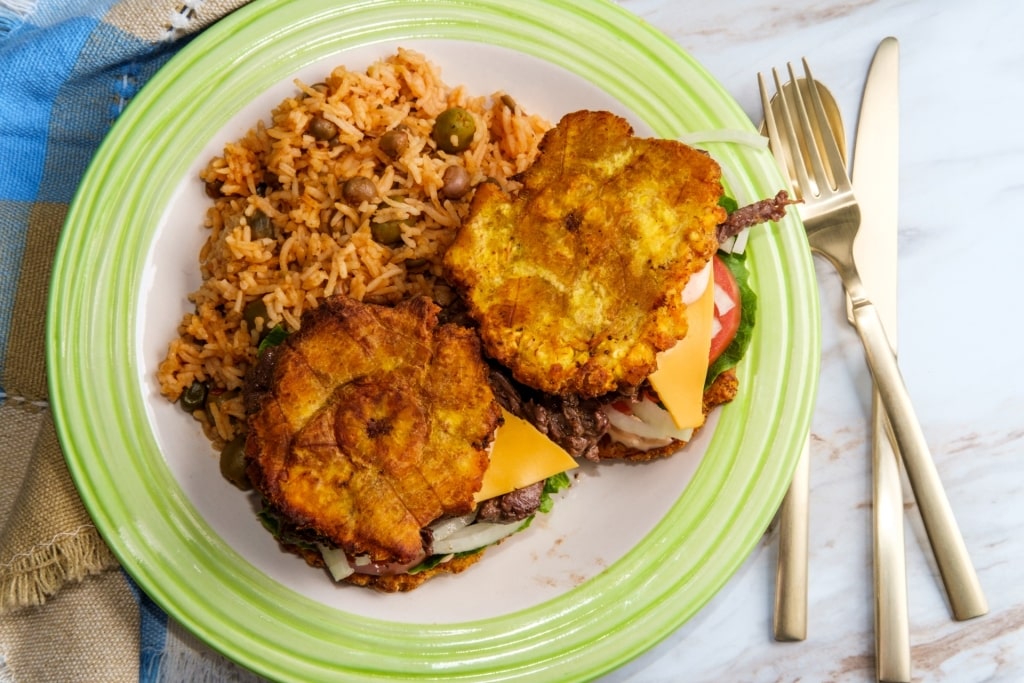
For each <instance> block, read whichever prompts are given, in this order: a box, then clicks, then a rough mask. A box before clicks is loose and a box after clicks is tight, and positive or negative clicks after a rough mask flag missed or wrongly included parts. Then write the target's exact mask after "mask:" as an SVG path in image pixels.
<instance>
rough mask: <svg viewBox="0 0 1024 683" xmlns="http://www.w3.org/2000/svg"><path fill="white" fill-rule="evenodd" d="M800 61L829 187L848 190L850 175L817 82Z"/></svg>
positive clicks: (807, 67) (806, 65) (804, 60)
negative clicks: (824, 155)
mask: <svg viewBox="0 0 1024 683" xmlns="http://www.w3.org/2000/svg"><path fill="white" fill-rule="evenodd" d="M801 61H802V62H803V65H804V75H805V78H806V79H807V86H808V87H807V90H808V92H809V93H810V96H811V104H812V105H813V109H814V116H815V128H816V131H817V137H818V139H819V141H820V142H821V144H822V146H823V147H824V148H825V154H826V155H827V156H828V168H827V169H826V170H827V171H828V174H829V176H831V178H832V181H833V182H832V184H831V185H830V187H832V188H834V189H836V190H839V191H843V190H849V189H850V177H849V174H848V173H847V172H846V163H845V162H844V161H843V155H842V153H841V152H840V151H839V145H838V143H837V142H836V135H835V133H834V132H833V130H832V126H831V124H830V123H829V120H828V115H827V114H826V113H825V106H824V105H823V104H822V102H821V95H820V94H819V93H818V83H817V81H815V80H814V76H813V75H811V67H810V65H809V64H808V63H807V60H806V59H802V60H801Z"/></svg>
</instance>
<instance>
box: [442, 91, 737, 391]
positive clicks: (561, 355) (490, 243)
mask: <svg viewBox="0 0 1024 683" xmlns="http://www.w3.org/2000/svg"><path fill="white" fill-rule="evenodd" d="M522 181H523V187H522V189H521V190H520V191H519V192H518V193H517V195H516V196H514V197H509V196H506V195H505V194H504V193H502V192H501V191H500V190H499V189H498V188H497V187H495V186H492V185H482V186H481V187H479V188H478V189H477V193H476V195H475V197H474V200H473V203H472V205H471V209H470V214H469V216H468V218H467V220H466V221H465V222H464V223H463V226H462V227H461V229H460V230H459V232H458V235H457V236H456V238H455V241H454V243H453V244H452V245H451V247H450V248H449V249H448V252H447V254H446V255H445V259H444V265H445V269H446V273H447V276H448V278H449V279H450V281H451V282H452V283H453V284H454V286H455V287H456V288H457V289H458V291H459V292H460V294H461V295H462V296H463V298H464V299H465V300H466V302H467V305H468V308H469V311H470V315H471V316H472V317H473V319H474V320H475V321H476V322H477V323H478V324H479V326H480V334H481V337H482V339H483V342H484V347H485V349H486V351H487V353H488V354H489V355H491V356H493V357H494V358H495V359H497V360H498V361H499V362H501V363H502V364H504V365H506V366H507V367H508V368H509V369H510V370H511V371H512V373H513V376H514V377H515V378H516V379H517V380H519V381H520V382H522V383H524V384H526V385H528V386H531V387H534V388H536V389H540V390H541V391H546V392H548V393H553V394H560V395H567V394H577V395H580V396H584V397H591V396H598V395H601V394H604V393H607V392H609V391H612V390H616V389H623V388H625V387H630V386H636V385H637V384H639V383H640V382H641V381H642V380H643V379H645V378H646V377H647V376H648V375H649V374H650V373H651V372H652V371H653V370H654V368H655V365H656V361H655V356H656V354H657V353H658V352H659V351H661V350H664V349H666V348H668V347H670V346H672V345H673V344H674V343H675V342H676V341H677V340H679V339H681V338H682V337H684V336H685V334H686V315H685V306H684V305H683V303H682V302H681V300H680V297H681V293H682V290H683V287H684V286H685V284H686V281H687V280H688V279H689V277H690V275H691V274H693V273H695V272H697V271H698V270H700V269H701V268H702V267H703V266H704V264H705V263H707V261H708V259H710V258H711V256H712V255H713V254H714V252H715V250H716V249H717V248H718V243H717V240H716V236H715V227H716V226H717V225H718V224H719V223H721V222H722V221H723V220H724V219H725V217H726V212H725V210H724V209H722V208H721V207H720V206H719V205H718V201H719V199H720V197H721V195H722V185H721V169H720V168H719V166H718V164H717V163H716V162H715V161H714V160H712V159H711V158H710V157H709V156H708V155H707V154H704V153H703V152H700V151H698V150H695V149H693V148H691V147H688V146H686V145H684V144H682V143H680V142H677V141H673V140H660V139H647V138H638V137H635V136H633V129H632V128H631V126H630V125H629V123H628V122H627V121H626V120H625V119H623V118H621V117H619V116H616V115H614V114H611V113H609V112H602V111H597V112H595V111H579V112H574V113H572V114H568V115H566V116H565V117H563V118H562V120H561V121H560V122H559V123H558V125H557V126H556V127H555V128H553V129H552V130H550V131H549V132H548V133H547V134H546V135H545V137H544V139H543V140H542V142H541V146H540V155H539V156H538V158H537V161H536V162H534V164H533V166H531V167H530V168H529V169H528V170H527V171H526V172H525V173H524V174H523V176H522Z"/></svg>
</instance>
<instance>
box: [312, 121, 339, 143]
mask: <svg viewBox="0 0 1024 683" xmlns="http://www.w3.org/2000/svg"><path fill="white" fill-rule="evenodd" d="M308 132H309V134H310V135H312V136H313V137H314V138H316V139H317V140H320V141H322V142H327V141H329V140H333V139H334V138H336V137H338V127H337V126H336V125H334V123H333V122H331V121H328V120H327V119H325V118H324V117H322V116H314V117H313V118H312V120H311V121H310V122H309V128H308Z"/></svg>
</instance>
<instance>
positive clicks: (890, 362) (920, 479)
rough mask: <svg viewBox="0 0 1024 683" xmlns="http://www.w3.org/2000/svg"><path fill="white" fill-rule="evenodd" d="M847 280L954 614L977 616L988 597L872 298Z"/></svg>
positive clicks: (877, 383) (959, 617)
mask: <svg viewBox="0 0 1024 683" xmlns="http://www.w3.org/2000/svg"><path fill="white" fill-rule="evenodd" d="M844 279H845V278H844ZM858 280H859V278H858ZM847 285H848V286H847V291H848V292H849V293H850V298H851V299H852V300H853V317H854V323H855V325H856V327H857V332H858V334H859V335H860V338H861V341H862V342H863V343H864V352H865V355H866V356H867V362H868V367H869V368H870V370H871V376H872V378H873V379H874V382H875V386H876V387H877V388H878V393H879V396H880V398H881V401H882V405H883V406H885V411H886V413H887V414H888V416H889V424H890V425H891V427H892V433H893V435H894V437H895V440H896V447H897V449H898V450H899V452H900V456H901V457H902V458H903V466H904V468H905V469H906V471H907V478H908V479H909V480H910V487H911V488H912V489H913V491H914V498H915V499H916V500H917V506H918V509H919V510H920V512H921V519H922V521H923V522H924V528H925V531H926V532H927V534H928V540H929V542H930V543H931V546H932V552H933V554H934V555H935V562H936V564H937V565H938V567H939V573H940V574H941V575H942V582H943V584H944V585H945V587H946V595H947V596H948V597H949V602H950V606H951V607H952V610H953V616H954V618H955V619H957V620H958V621H963V620H965V619H972V618H974V617H979V616H981V615H983V614H985V613H987V612H988V603H987V602H986V601H985V595H984V593H983V591H982V589H981V584H980V583H979V582H978V576H977V574H976V573H975V571H974V566H973V565H972V564H971V558H970V555H969V554H968V552H967V546H966V545H965V544H964V540H963V536H961V534H960V528H959V527H958V526H957V523H956V518H955V517H954V516H953V510H952V508H951V507H950V505H949V500H948V499H947V498H946V493H945V491H944V490H943V488H942V480H940V479H939V475H938V472H937V471H936V469H935V463H934V462H933V460H932V457H931V452H930V451H929V449H928V443H927V441H925V438H924V432H922V430H921V425H920V424H919V423H918V420H917V416H916V415H915V413H914V406H913V404H912V403H911V400H910V394H909V393H908V392H907V388H906V385H905V384H904V382H903V377H902V375H900V370H899V366H898V365H897V364H896V358H895V356H894V355H893V353H892V347H891V345H890V344H889V340H888V339H887V338H886V335H885V329H884V328H883V327H882V321H881V319H880V318H879V317H878V311H877V310H876V309H875V306H874V304H872V303H871V301H870V300H868V299H867V298H866V297H864V296H863V287H862V285H861V283H860V282H847Z"/></svg>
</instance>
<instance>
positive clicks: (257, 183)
mask: <svg viewBox="0 0 1024 683" xmlns="http://www.w3.org/2000/svg"><path fill="white" fill-rule="evenodd" d="M324 83H325V84H326V86H327V87H326V88H324V87H323V85H322V84H317V85H316V87H314V86H312V85H307V84H304V83H301V82H298V81H296V86H297V88H298V92H297V93H296V94H295V95H294V96H293V97H289V98H288V99H286V100H284V101H283V102H281V103H280V105H278V106H277V107H276V108H275V109H274V110H273V112H272V115H271V119H270V121H269V122H268V123H264V122H262V121H261V122H260V123H258V124H257V126H256V127H255V128H254V129H253V130H251V131H250V132H249V133H248V134H247V135H246V136H245V137H243V138H242V139H241V140H238V141H236V142H232V143H230V144H228V145H226V146H225V148H224V152H223V155H222V156H218V157H215V158H214V159H212V160H211V161H210V163H209V164H208V165H207V167H206V168H205V169H204V170H203V171H202V173H201V174H200V177H201V178H202V179H203V180H204V181H205V182H206V183H207V186H208V187H210V188H216V189H217V191H216V192H214V194H215V195H217V198H216V200H215V201H214V203H213V206H211V207H210V208H209V210H208V212H207V217H206V221H205V224H206V227H207V228H208V229H209V237H208V238H207V240H206V242H205V244H204V245H203V247H202V250H201V252H200V254H199V266H200V270H201V273H202V278H203V283H202V285H201V286H200V288H199V289H198V290H196V291H195V292H193V293H192V294H191V295H190V297H189V298H190V300H191V301H192V302H193V303H194V304H195V310H194V311H192V312H189V313H187V314H185V316H184V317H183V319H182V321H181V324H180V326H179V328H178V336H177V337H176V338H175V339H173V340H171V342H170V344H169V346H168V351H167V356H166V358H165V360H164V361H163V362H162V363H161V364H160V367H159V370H158V378H159V382H160V386H161V391H162V393H163V395H164V396H165V397H166V398H167V399H169V400H171V401H177V400H178V399H179V397H180V396H181V394H182V392H183V391H184V390H185V389H186V388H187V387H188V386H189V385H191V384H192V383H193V382H194V381H198V382H204V383H206V384H207V386H208V387H209V388H210V394H209V398H208V399H207V403H206V410H197V411H195V413H193V415H194V416H195V417H196V418H197V419H198V420H200V422H202V423H203V427H204V429H205V431H206V434H207V436H208V437H209V438H210V439H211V441H212V442H213V443H214V445H215V446H216V447H221V446H223V445H224V444H225V443H226V442H228V441H230V440H231V439H232V438H234V437H236V436H238V435H239V434H240V433H241V432H242V430H243V429H244V418H245V413H244V407H243V403H242V397H241V389H242V387H243V385H244V382H245V376H246V373H247V372H248V370H249V368H250V367H251V366H252V364H253V362H254V360H255V358H256V353H257V345H258V341H259V339H260V338H261V336H262V335H263V334H264V332H265V330H268V329H271V328H273V327H275V326H277V325H281V326H283V327H284V328H286V329H288V330H289V331H294V330H296V329H297V328H298V326H299V320H300V318H301V316H302V313H303V311H305V310H308V309H310V308H315V307H316V306H317V305H318V304H319V302H320V301H322V300H323V299H324V297H328V296H331V295H334V294H345V295H348V296H350V297H353V298H355V299H360V300H366V301H372V302H376V303H386V304H393V303H396V302H398V301H399V300H401V299H403V298H406V297H409V296H413V295H419V294H424V295H427V296H430V297H432V298H433V299H434V300H435V301H437V302H438V303H439V304H441V305H445V304H448V303H450V302H451V299H452V292H451V290H450V289H449V288H448V286H447V285H446V284H445V282H444V280H443V278H442V272H441V265H440V262H441V255H442V254H443V253H444V250H445V248H446V247H447V245H448V244H450V242H451V239H452V238H453V236H454V232H455V230H456V229H457V227H458V226H459V225H460V223H461V221H462V220H463V218H464V217H465V216H466V213H467V211H468V207H469V203H470V201H471V200H472V197H473V191H472V190H471V191H470V192H469V193H468V194H466V195H465V196H464V197H462V198H460V199H458V200H451V199H446V198H444V196H443V195H442V194H440V190H441V187H442V185H443V181H442V176H443V175H444V171H445V169H446V168H447V167H448V166H451V165H461V166H463V167H464V168H465V169H466V170H467V171H468V172H469V175H470V178H471V185H472V186H474V187H475V186H476V185H477V184H478V183H480V182H484V181H488V180H489V181H495V182H497V183H499V184H500V185H501V186H502V187H503V188H504V189H506V190H510V191H512V190H515V189H516V188H517V187H518V185H517V183H516V181H515V178H514V176H515V175H516V174H517V173H521V172H522V171H524V170H526V168H527V167H528V166H529V165H530V164H531V163H532V161H533V159H534V158H535V156H536V153H537V145H538V143H539V142H540V138H541V137H542V136H543V133H544V131H545V130H547V128H548V127H549V124H548V122H547V121H545V120H543V119H542V118H541V117H539V116H536V115H528V114H526V113H525V112H523V111H522V109H521V108H520V107H519V106H518V105H516V104H515V103H514V101H512V100H511V99H510V98H509V97H507V96H504V93H502V92H495V93H492V94H491V95H490V96H475V95H470V94H469V93H467V92H466V91H465V89H464V88H462V87H449V86H446V85H445V84H444V83H443V82H442V80H441V77H440V71H439V69H438V68H437V67H436V66H434V65H432V64H431V63H429V62H428V61H427V60H426V59H425V58H424V57H423V55H420V54H418V53H416V52H413V51H410V50H403V49H399V50H398V52H397V54H395V55H392V56H390V57H388V58H386V59H384V60H381V61H380V62H377V63H375V64H373V65H372V66H370V68H369V69H367V70H366V71H365V72H357V71H349V70H346V69H345V68H344V67H339V68H336V69H334V70H333V71H332V72H331V73H330V75H329V76H328V77H327V78H326V79H325V81H324ZM325 92H326V93H327V94H326V95H325ZM452 106H460V107H463V108H465V109H467V110H468V111H470V112H471V113H472V114H473V117H474V119H475V121H476V134H475V135H474V138H473V142H472V143H471V145H470V147H469V149H467V150H466V151H464V152H461V153H459V154H454V155H453V154H447V153H444V152H441V151H438V150H437V149H436V146H435V144H434V142H433V141H432V139H431V130H432V128H433V123H434V119H435V118H436V117H437V115H438V114H440V113H441V112H442V111H444V110H445V109H447V108H449V107H452ZM314 116H320V117H322V118H324V119H327V120H329V121H331V122H332V123H334V124H335V125H336V126H337V128H338V130H339V134H338V137H337V139H336V140H334V141H331V142H318V141H317V140H315V139H314V138H313V137H312V136H311V135H309V134H307V133H306V130H307V127H308V125H309V122H310V120H311V119H312V118H313V117H314ZM398 125H404V126H406V127H407V132H408V133H409V137H410V144H409V147H408V149H407V150H406V151H405V152H404V153H403V154H402V155H401V156H400V157H399V158H398V159H396V160H393V161H392V160H391V159H389V158H388V157H387V156H386V155H384V154H383V153H382V152H381V151H380V150H379V149H378V145H377V142H376V141H377V138H379V137H380V136H381V135H382V134H383V133H384V132H385V131H387V130H390V129H392V128H395V127H396V126H398ZM356 175H361V176H364V177H367V178H369V179H370V180H371V181H372V182H373V183H374V185H375V186H376V188H377V198H376V199H375V200H373V201H370V202H362V203H361V204H360V205H359V206H350V205H349V204H347V203H346V202H345V200H344V198H343V196H342V186H343V185H344V182H345V180H347V179H348V178H351V177H353V176H356ZM257 210H258V211H262V212H263V213H264V214H266V215H267V216H268V217H269V218H270V220H271V222H272V223H273V225H274V234H275V237H273V238H269V237H268V238H263V239H259V238H254V237H253V235H252V231H251V228H250V225H249V222H248V219H250V218H251V217H252V216H253V214H254V212H256V211H257ZM371 220H372V221H373V222H381V221H388V220H400V221H403V226H402V234H401V242H400V243H399V244H397V245H395V246H393V247H392V246H385V245H382V244H379V243H377V242H375V241H374V239H373V237H372V236H371V232H370V223H371ZM407 264H411V265H408V267H407ZM257 299H261V300H262V301H263V303H264V305H265V306H266V310H267V318H268V319H267V320H263V319H262V318H259V319H257V321H256V323H255V325H254V329H249V325H248V323H247V322H246V321H245V319H244V317H243V312H244V311H245V308H246V306H247V305H248V304H250V303H251V302H253V301H255V300H257Z"/></svg>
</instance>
